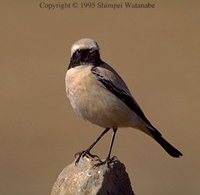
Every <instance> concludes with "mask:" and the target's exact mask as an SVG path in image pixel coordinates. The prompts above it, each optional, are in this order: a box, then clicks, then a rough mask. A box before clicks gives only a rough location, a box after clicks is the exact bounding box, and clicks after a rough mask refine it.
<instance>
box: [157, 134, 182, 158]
mask: <svg viewBox="0 0 200 195" xmlns="http://www.w3.org/2000/svg"><path fill="white" fill-rule="evenodd" d="M154 139H155V140H156V141H157V142H158V143H159V144H160V145H161V146H162V147H163V148H164V149H165V151H166V152H167V153H168V154H169V155H171V156H172V157H174V158H179V157H180V156H182V155H183V154H182V153H181V152H180V151H178V150H177V149H176V148H175V147H174V146H172V145H171V144H170V143H169V142H168V141H167V140H165V139H164V138H163V137H162V136H158V137H156V136H155V137H154Z"/></svg>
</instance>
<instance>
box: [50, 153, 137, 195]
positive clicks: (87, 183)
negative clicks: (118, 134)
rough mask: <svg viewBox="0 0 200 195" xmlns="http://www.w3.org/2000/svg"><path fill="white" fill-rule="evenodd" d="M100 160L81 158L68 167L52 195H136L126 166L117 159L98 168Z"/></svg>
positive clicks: (59, 177)
mask: <svg viewBox="0 0 200 195" xmlns="http://www.w3.org/2000/svg"><path fill="white" fill-rule="evenodd" d="M99 162H100V161H99V159H98V158H88V157H84V158H81V159H80V161H79V162H78V163H77V164H76V165H75V162H73V163H72V164H70V165H68V166H66V167H65V168H64V169H63V171H62V172H61V173H60V175H59V176H58V178H57V181H56V182H55V184H54V185H53V188H52V192H51V195H134V192H133V190H132V187H131V182H130V179H129V176H128V174H127V172H126V168H125V166H124V164H122V163H121V162H120V161H119V160H117V159H116V158H115V159H113V160H112V161H111V162H110V163H109V164H107V163H106V164H102V165H100V166H96V164H98V163H99Z"/></svg>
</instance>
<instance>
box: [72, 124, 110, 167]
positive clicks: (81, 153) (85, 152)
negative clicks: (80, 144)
mask: <svg viewBox="0 0 200 195" xmlns="http://www.w3.org/2000/svg"><path fill="white" fill-rule="evenodd" d="M109 130H110V128H106V129H105V130H104V131H103V132H102V133H101V135H100V136H99V137H98V138H97V139H96V140H95V142H93V143H92V145H91V146H90V147H89V148H87V149H86V150H83V151H81V152H78V153H76V154H75V157H76V156H78V157H77V159H76V161H75V164H77V163H78V162H79V160H80V158H81V157H84V156H87V155H88V156H90V157H92V158H94V157H98V156H96V155H93V154H91V153H90V150H91V149H92V148H93V147H94V146H95V145H96V144H97V142H98V141H99V140H100V139H101V138H102V137H103V136H104V135H105V134H106V133H107V132H108V131H109Z"/></svg>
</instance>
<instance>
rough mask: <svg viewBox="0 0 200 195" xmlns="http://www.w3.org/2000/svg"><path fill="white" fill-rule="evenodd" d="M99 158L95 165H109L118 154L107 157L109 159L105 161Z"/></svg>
mask: <svg viewBox="0 0 200 195" xmlns="http://www.w3.org/2000/svg"><path fill="white" fill-rule="evenodd" d="M98 160H99V163H96V164H95V165H94V166H95V167H99V166H101V165H105V164H107V165H108V166H110V164H111V163H112V162H114V161H115V160H116V156H113V157H112V158H107V159H106V160H104V161H102V160H100V159H98Z"/></svg>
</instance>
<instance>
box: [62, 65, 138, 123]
mask: <svg viewBox="0 0 200 195" xmlns="http://www.w3.org/2000/svg"><path fill="white" fill-rule="evenodd" d="M90 69H91V67H90V66H87V67H84V66H80V67H78V68H74V69H70V70H68V71H67V73H66V78H65V82H66V92H67V96H68V98H69V100H70V103H71V105H72V107H73V109H74V111H75V112H76V113H77V114H78V115H79V116H81V117H82V118H84V119H86V120H88V121H90V122H91V123H94V124H96V125H99V126H101V127H128V126H132V127H133V126H136V121H137V120H134V119H136V116H135V115H134V113H133V112H132V111H131V110H130V109H129V108H128V107H127V106H126V105H125V104H124V103H123V102H122V101H121V100H119V99H118V98H117V97H116V96H115V95H113V94H112V93H111V92H110V91H108V90H107V89H105V88H104V86H103V85H102V84H101V83H100V82H99V81H97V80H96V78H95V76H94V75H92V73H91V71H90Z"/></svg>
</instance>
